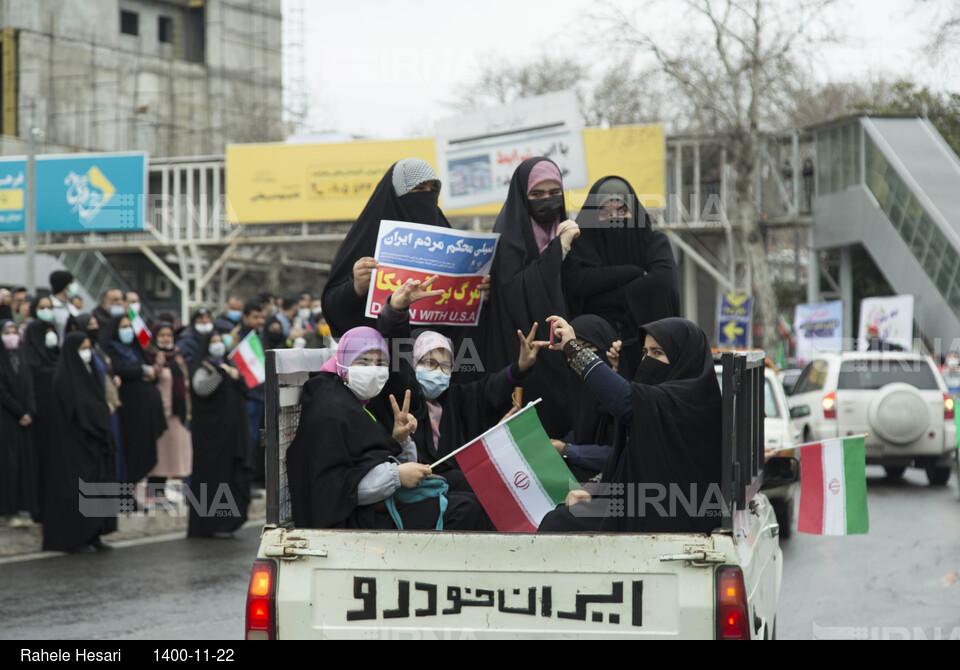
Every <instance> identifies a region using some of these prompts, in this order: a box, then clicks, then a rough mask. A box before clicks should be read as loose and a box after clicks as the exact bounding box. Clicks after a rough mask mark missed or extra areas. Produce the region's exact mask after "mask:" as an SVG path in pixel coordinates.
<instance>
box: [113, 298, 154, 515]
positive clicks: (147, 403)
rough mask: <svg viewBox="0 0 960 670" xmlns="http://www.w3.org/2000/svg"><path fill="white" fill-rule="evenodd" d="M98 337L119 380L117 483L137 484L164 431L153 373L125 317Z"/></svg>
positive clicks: (150, 463) (149, 466)
mask: <svg viewBox="0 0 960 670" xmlns="http://www.w3.org/2000/svg"><path fill="white" fill-rule="evenodd" d="M100 334H101V341H102V342H103V343H104V350H105V351H106V352H107V355H109V356H110V359H111V361H112V362H113V372H114V374H115V375H116V376H117V377H119V378H120V380H121V385H120V410H119V412H118V415H119V420H120V435H121V442H122V448H121V449H118V450H117V472H118V480H119V481H121V482H129V483H137V482H139V481H140V480H141V479H144V478H145V477H146V476H147V473H149V472H150V471H151V470H152V469H153V468H154V466H155V465H156V464H157V438H158V437H160V436H161V435H162V434H163V432H164V431H165V430H166V429H167V420H166V419H165V418H164V415H163V399H162V398H161V397H160V391H159V390H158V388H157V370H156V368H155V367H154V366H153V365H150V363H149V361H148V360H147V357H146V355H145V354H144V352H143V349H142V348H141V346H140V341H139V340H138V339H137V337H136V334H135V333H134V330H133V326H132V325H131V323H130V319H129V318H128V317H126V316H121V317H115V318H113V319H111V320H110V321H109V322H108V323H107V324H106V326H101V333H100ZM139 498H141V493H140V492H139V491H138V499H139ZM140 502H143V500H142V499H141V500H140Z"/></svg>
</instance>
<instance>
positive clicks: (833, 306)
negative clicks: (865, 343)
mask: <svg viewBox="0 0 960 670" xmlns="http://www.w3.org/2000/svg"><path fill="white" fill-rule="evenodd" d="M793 323H794V328H795V331H796V334H797V363H798V364H799V365H801V366H802V365H804V364H806V363H808V362H809V361H810V360H811V359H813V358H814V357H815V356H816V355H817V352H819V351H842V350H843V302H841V301H839V300H836V301H833V302H823V303H818V304H815V305H797V307H796V309H795V311H794V318H793Z"/></svg>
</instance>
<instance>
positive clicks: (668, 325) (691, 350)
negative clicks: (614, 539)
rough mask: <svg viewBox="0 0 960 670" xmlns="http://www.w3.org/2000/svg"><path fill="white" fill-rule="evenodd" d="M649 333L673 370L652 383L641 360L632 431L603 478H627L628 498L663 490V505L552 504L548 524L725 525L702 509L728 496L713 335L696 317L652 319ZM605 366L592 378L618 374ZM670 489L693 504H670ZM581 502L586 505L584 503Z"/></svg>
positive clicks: (561, 527)
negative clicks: (614, 511) (613, 510)
mask: <svg viewBox="0 0 960 670" xmlns="http://www.w3.org/2000/svg"><path fill="white" fill-rule="evenodd" d="M647 334H650V335H651V336H652V337H653V338H654V339H655V340H656V341H657V342H658V343H659V344H660V345H661V347H663V350H664V352H665V353H666V354H667V359H668V360H669V361H670V364H669V370H668V371H667V374H666V378H665V380H664V381H662V382H660V383H656V384H647V383H643V379H645V377H644V371H643V369H642V368H641V370H640V371H638V373H637V376H636V377H635V379H634V381H633V382H632V383H630V384H629V385H628V387H629V389H628V391H627V392H629V393H630V399H631V407H632V413H631V416H630V435H629V439H628V440H627V442H626V443H625V444H623V445H618V446H616V447H615V448H614V451H613V453H612V454H611V456H610V458H609V460H608V461H607V467H606V468H605V469H604V471H603V473H602V475H601V479H600V481H601V482H602V483H605V484H614V485H617V484H622V485H623V487H624V490H623V491H622V497H621V500H623V498H626V499H627V501H628V502H629V501H630V500H634V501H640V500H643V499H645V498H646V499H648V500H649V499H650V498H656V497H657V495H658V494H659V492H660V491H662V492H663V494H664V496H665V497H664V498H663V499H662V501H661V505H660V508H658V507H657V505H655V504H653V503H649V504H645V505H642V506H640V505H638V506H637V509H629V504H628V505H627V506H626V507H627V509H625V513H624V514H623V515H622V516H614V515H610V514H603V511H604V510H605V508H606V505H607V504H608V500H606V499H605V498H594V499H593V500H591V501H590V502H587V503H579V504H578V505H575V506H573V507H559V508H557V509H556V510H554V511H552V512H550V513H549V514H547V516H545V517H544V519H543V522H542V523H541V525H540V530H541V531H546V532H559V531H587V530H593V531H605V532H609V531H613V532H635V533H638V532H659V533H671V532H674V533H710V532H711V531H712V530H713V529H715V528H717V527H719V526H720V524H721V520H720V519H719V518H718V517H717V516H711V515H710V514H701V512H707V511H717V510H716V509H715V507H714V504H716V505H719V503H720V502H721V501H722V495H721V493H720V482H721V478H722V464H721V457H722V448H721V438H722V436H721V425H722V424H721V400H720V385H719V384H717V376H716V372H715V371H714V364H713V356H712V354H711V352H710V346H709V343H708V341H707V337H706V335H704V333H703V331H702V330H700V328H699V327H697V325H696V324H694V323H692V322H690V321H687V320H685V319H677V318H673V319H664V320H662V321H658V322H655V323H651V324H648V325H647V326H645V327H644V328H643V329H641V330H640V340H641V341H643V340H644V339H645V337H646V335H647ZM604 367H605V366H602V365H600V366H598V367H597V368H595V369H594V371H593V372H591V373H590V374H589V375H588V377H587V382H588V384H591V383H593V384H598V383H599V384H609V383H611V379H612V380H614V381H616V380H618V379H619V378H617V377H616V376H615V375H614V373H613V371H612V370H604ZM610 375H614V377H613V378H611V377H610ZM619 383H623V382H622V380H621V381H620V382H619ZM671 496H676V497H674V500H679V499H680V497H682V499H683V500H685V501H691V500H692V501H693V505H692V507H693V511H691V510H690V509H688V506H686V505H684V504H682V503H678V504H675V505H673V510H671V509H670V499H671ZM580 505H586V506H587V507H585V508H580V509H577V508H579V507H580ZM584 510H589V511H590V512H591V514H590V515H585V514H583V512H584ZM661 510H664V511H665V512H666V513H665V514H664V513H662V512H661Z"/></svg>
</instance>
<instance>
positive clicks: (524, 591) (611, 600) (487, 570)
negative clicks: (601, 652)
mask: <svg viewBox="0 0 960 670" xmlns="http://www.w3.org/2000/svg"><path fill="white" fill-rule="evenodd" d="M292 545H296V548H293V549H291V550H290V551H289V553H291V554H293V555H296V554H299V556H298V557H296V558H295V559H294V560H290V558H291V557H290V556H288V558H277V559H275V560H277V564H278V570H279V578H278V580H277V583H278V591H277V623H278V629H279V631H281V636H282V637H295V638H301V639H302V638H314V639H318V638H411V637H412V638H428V639H433V638H437V639H461V638H484V637H491V638H510V637H523V638H537V637H550V638H557V637H577V638H591V637H604V638H610V637H624V638H685V639H689V638H699V639H703V638H711V637H713V634H714V566H715V565H717V564H720V563H724V562H728V559H731V558H733V557H728V556H726V554H725V553H724V552H718V551H716V550H715V548H714V540H713V538H709V537H705V536H692V535H661V536H656V535H632V536H631V535H555V536H554V535H527V534H484V533H416V532H409V531H407V532H403V533H399V532H393V531H380V532H360V531H325V530H292V531H285V530H283V529H268V530H266V531H265V532H264V535H263V539H262V543H261V551H260V555H261V557H264V556H265V555H271V554H272V555H273V556H275V557H276V556H277V555H279V554H280V553H283V551H284V550H285V549H284V547H285V546H286V547H291V546H292ZM323 554H325V555H323ZM685 556H686V557H689V556H696V557H699V556H703V558H704V559H706V562H700V561H697V562H695V563H694V562H691V561H690V560H689V559H688V560H685V559H684V557H685ZM729 562H731V563H732V562H734V561H733V560H730V561H729ZM681 611H682V612H683V617H682V618H681V617H680V615H679V612H681Z"/></svg>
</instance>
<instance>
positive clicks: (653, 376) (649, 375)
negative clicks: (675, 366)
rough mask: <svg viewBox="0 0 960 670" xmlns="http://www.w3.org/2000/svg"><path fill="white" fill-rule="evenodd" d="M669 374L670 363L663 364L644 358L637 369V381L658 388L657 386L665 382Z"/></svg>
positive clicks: (647, 357)
mask: <svg viewBox="0 0 960 670" xmlns="http://www.w3.org/2000/svg"><path fill="white" fill-rule="evenodd" d="M669 374H670V364H669V363H661V362H660V361H658V360H657V359H655V358H651V357H650V356H644V357H643V360H642V361H640V366H639V367H638V368H637V374H636V377H635V380H636V381H637V382H639V383H640V384H647V385H650V386H656V385H657V384H662V383H663V382H665V381H666V380H667V376H669Z"/></svg>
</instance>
